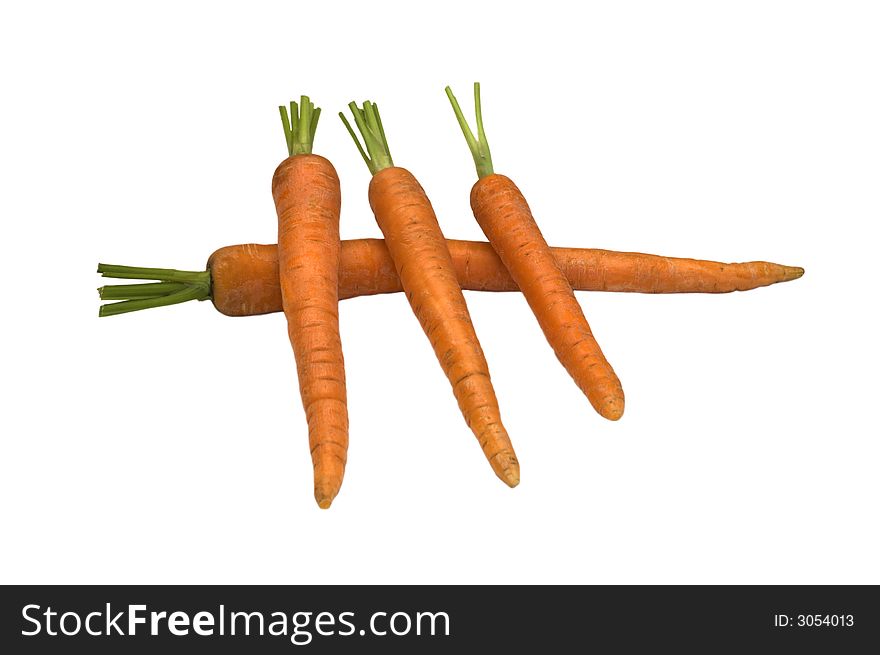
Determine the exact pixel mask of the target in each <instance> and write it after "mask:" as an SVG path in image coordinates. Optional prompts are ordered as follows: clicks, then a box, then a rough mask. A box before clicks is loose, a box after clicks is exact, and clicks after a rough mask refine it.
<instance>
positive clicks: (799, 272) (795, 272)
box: [785, 266, 804, 280]
mask: <svg viewBox="0 0 880 655" xmlns="http://www.w3.org/2000/svg"><path fill="white" fill-rule="evenodd" d="M785 268H786V269H787V270H786V273H787V275H786V276H785V279H786V280H797V279H798V278H799V277H802V276H803V274H804V269H802V268H801V267H800V266H786V267H785Z"/></svg>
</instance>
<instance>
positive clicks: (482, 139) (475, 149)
mask: <svg viewBox="0 0 880 655" xmlns="http://www.w3.org/2000/svg"><path fill="white" fill-rule="evenodd" d="M446 95H447V96H448V97H449V102H451V103H452V111H454V112H455V117H456V118H457V119H458V124H459V125H460V126H461V131H462V132H463V133H464V138H465V141H467V144H468V148H470V151H471V155H472V156H473V158H474V164H475V165H476V167H477V175H478V176H479V177H480V178H481V179H482V178H484V177H486V176H487V175H492V174H493V173H494V172H495V171H494V170H493V168H492V154H491V153H490V152H489V142H488V141H486V133H485V132H484V131H483V108H482V106H481V104H480V83H479V82H474V106H475V110H476V114H477V138H474V134H473V132H471V128H470V127H469V126H468V123H467V120H466V119H465V117H464V114H463V113H462V112H461V107H459V106H458V100H456V99H455V96H454V95H453V94H452V89H450V88H449V87H448V86H447V87H446Z"/></svg>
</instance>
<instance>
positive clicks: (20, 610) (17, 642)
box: [0, 586, 880, 654]
mask: <svg viewBox="0 0 880 655" xmlns="http://www.w3.org/2000/svg"><path fill="white" fill-rule="evenodd" d="M0 611H2V636H0V639H2V643H0V647H2V648H0V652H4V653H56V652H57V653H66V652H88V653H126V652H161V653H163V654H164V653H178V652H180V653H184V652H185V653H192V652H202V651H204V652H217V651H218V650H219V651H221V652H223V651H225V650H226V648H227V647H228V649H229V650H230V651H235V652H248V653H264V652H265V653H296V652H309V653H330V652H333V653H339V652H356V651H357V652H360V651H362V650H363V649H364V648H367V649H368V650H369V651H372V650H379V651H380V652H389V653H397V652H400V653H404V652H406V653H449V652H453V650H452V649H459V648H464V647H474V648H475V647H480V646H486V647H490V648H491V649H492V651H493V652H495V651H498V650H502V649H504V650H509V651H510V652H515V653H520V652H532V651H533V652H548V651H547V649H558V650H559V651H561V652H580V651H587V650H588V649H590V648H592V647H598V646H602V647H605V648H607V647H613V648H614V649H615V650H618V649H619V651H620V652H630V651H632V652H636V649H643V648H644V645H645V644H646V643H655V644H656V646H657V647H658V648H660V649H661V650H664V651H665V650H667V649H668V648H671V649H673V652H682V651H694V652H697V651H699V652H714V651H716V650H718V648H719V647H723V648H725V649H727V648H731V647H738V648H743V649H748V651H747V652H765V651H764V649H767V652H770V649H772V652H814V651H816V652H829V653H831V652H834V653H843V652H857V650H858V652H865V651H863V650H860V649H863V648H865V647H870V646H871V645H872V644H873V647H877V646H878V645H880V597H878V594H877V588H876V587H869V586H861V587H839V586H824V587H817V586H793V587H778V586H776V587H754V586H737V587H717V586H697V587H689V586H675V587H658V586H652V587H638V586H630V587H575V586H571V587H546V586H509V587H460V586H444V587H418V586H404V587H400V586H380V587H376V586H373V587H368V586H358V587H355V586H339V587H316V586H307V587H295V586H286V587H282V586H271V587H256V586H201V587H167V586H137V587H125V586H69V587H60V586H45V587H40V586H23V587H4V588H3V589H2V605H0ZM646 640H648V641H647V642H646Z"/></svg>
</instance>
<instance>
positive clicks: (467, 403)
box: [369, 167, 519, 487]
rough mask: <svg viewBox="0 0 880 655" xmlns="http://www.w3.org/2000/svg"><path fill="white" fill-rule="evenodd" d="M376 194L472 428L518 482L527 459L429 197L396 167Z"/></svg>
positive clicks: (505, 474)
mask: <svg viewBox="0 0 880 655" xmlns="http://www.w3.org/2000/svg"><path fill="white" fill-rule="evenodd" d="M369 199H370V207H371V208H372V209H373V213H374V214H375V216H376V222H377V223H378V224H379V228H380V229H381V230H382V233H383V234H384V235H385V244H386V246H387V247H388V253H389V255H390V256H391V260H392V261H393V262H394V266H395V270H396V271H397V275H398V277H399V278H400V282H401V285H402V287H403V290H404V292H405V293H406V297H407V299H408V300H409V303H410V306H411V307H412V309H413V312H414V313H415V315H416V318H418V320H419V323H420V324H421V326H422V329H423V330H424V332H425V334H426V335H427V336H428V339H429V340H430V341H431V345H432V346H433V348H434V353H435V354H436V355H437V359H438V360H439V362H440V365H441V367H442V368H443V372H444V373H445V374H446V377H447V378H448V379H449V381H450V383H451V384H452V390H453V393H454V394H455V398H456V400H457V401H458V406H459V408H460V409H461V412H462V414H463V415H464V418H465V421H466V422H467V424H468V427H470V429H471V430H472V431H473V433H474V435H475V436H476V437H477V440H478V441H479V443H480V447H481V448H482V449H483V453H484V454H485V456H486V458H487V459H488V460H489V463H490V464H491V466H492V469H493V470H494V471H495V474H496V475H497V476H498V477H499V478H501V479H502V480H503V481H504V482H506V483H507V484H508V485H510V486H512V487H513V486H516V485H517V484H518V483H519V463H518V462H517V459H516V455H515V454H514V451H513V446H512V445H511V443H510V438H509V437H508V435H507V431H506V430H505V428H504V426H503V425H502V423H501V414H500V411H499V409H498V400H497V398H496V397H495V391H494V389H493V387H492V382H491V380H490V379H489V367H488V365H487V363H486V358H485V356H484V354H483V349H482V348H481V346H480V343H479V341H478V340H477V335H476V332H475V331H474V327H473V324H472V323H471V318H470V313H469V312H468V308H467V305H466V303H465V300H464V294H463V293H462V291H461V287H460V286H459V284H458V280H457V279H456V276H455V268H454V266H453V263H452V257H451V256H450V254H449V250H448V249H447V247H446V240H445V239H444V238H443V234H442V232H441V231H440V226H439V224H438V223H437V217H436V216H435V214H434V209H433V208H432V207H431V202H430V200H428V196H427V195H425V192H424V190H423V189H422V187H421V185H420V184H419V183H418V181H417V180H416V179H415V177H413V175H412V174H411V173H410V172H409V171H407V170H406V169H403V168H399V167H388V168H384V169H382V170H380V171H378V172H377V173H375V174H374V175H373V178H372V180H371V181H370V189H369Z"/></svg>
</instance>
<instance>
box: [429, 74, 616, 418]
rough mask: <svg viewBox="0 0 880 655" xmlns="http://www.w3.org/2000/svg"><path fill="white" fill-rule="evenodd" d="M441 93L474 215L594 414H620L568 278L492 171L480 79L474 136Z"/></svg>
mask: <svg viewBox="0 0 880 655" xmlns="http://www.w3.org/2000/svg"><path fill="white" fill-rule="evenodd" d="M446 95H447V96H449V101H450V102H451V103H452V109H453V111H455V116H456V118H457V119H458V123H459V125H460V126H461V130H462V132H463V133H464V137H465V139H466V140H467V144H468V147H469V148H470V151H471V155H472V156H473V158H474V164H475V165H476V168H477V175H478V176H479V180H478V181H477V183H476V184H474V186H473V188H472V189H471V209H473V212H474V217H475V218H476V219H477V222H478V223H479V224H480V228H482V230H483V233H484V234H485V235H486V237H487V238H488V239H489V243H491V244H492V247H493V248H494V249H495V251H496V252H497V253H498V256H499V257H500V258H501V261H502V262H503V263H504V266H505V267H506V268H507V270H508V271H509V272H510V276H511V277H512V278H513V279H514V281H515V282H516V284H517V286H519V288H520V289H521V290H522V293H523V295H524V296H525V298H526V301H528V303H529V306H530V307H531V309H532V312H533V313H534V314H535V318H537V319H538V324H539V325H540V326H541V330H542V331H543V332H544V336H546V337H547V341H548V342H549V343H550V345H551V346H552V347H553V350H554V351H555V353H556V357H557V358H558V359H559V361H560V362H561V363H562V365H563V366H564V367H565V370H567V371H568V373H569V374H570V375H571V377H572V378H574V381H575V382H576V383H577V385H578V387H580V389H581V391H583V392H584V393H585V394H586V396H587V398H588V399H589V401H590V403H591V404H592V405H593V407H594V408H595V409H596V411H597V412H599V414H601V415H602V416H604V417H605V418H607V419H611V420H617V419H619V418H620V417H621V415H622V414H623V404H624V400H623V388H622V387H621V385H620V380H618V379H617V375H616V374H615V373H614V370H613V369H612V368H611V365H610V364H609V363H608V361H607V360H606V359H605V355H603V354H602V350H601V348H599V344H598V343H597V342H596V339H595V338H594V337H593V332H592V330H591V329H590V325H589V324H588V323H587V319H586V317H585V316H584V313H583V310H582V309H581V306H580V304H578V301H577V298H575V296H574V292H573V291H572V288H571V284H569V281H568V279H567V278H566V277H565V273H564V272H563V271H562V269H561V268H560V266H559V264H558V262H557V261H556V259H555V258H554V256H553V252H552V251H551V249H550V246H548V245H547V242H546V241H545V240H544V236H543V235H542V234H541V230H540V229H539V228H538V224H537V223H536V222H535V219H534V217H533V216H532V212H531V210H530V209H529V205H528V203H527V202H526V199H525V198H524V197H523V195H522V193H520V190H519V189H518V188H517V187H516V185H515V184H514V183H513V181H512V180H510V178H508V177H505V176H504V175H497V174H496V173H495V172H494V169H493V167H492V156H491V154H490V152H489V144H488V142H487V141H486V135H485V133H484V131H483V115H482V107H481V104H480V84H479V82H478V83H476V84H474V103H475V105H476V118H477V137H476V138H474V135H473V133H472V132H471V130H470V127H469V126H468V124H467V121H466V120H465V118H464V115H463V114H462V111H461V108H460V107H459V105H458V101H457V100H456V99H455V96H454V95H453V94H452V90H451V89H450V88H449V87H448V86H447V87H446Z"/></svg>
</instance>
